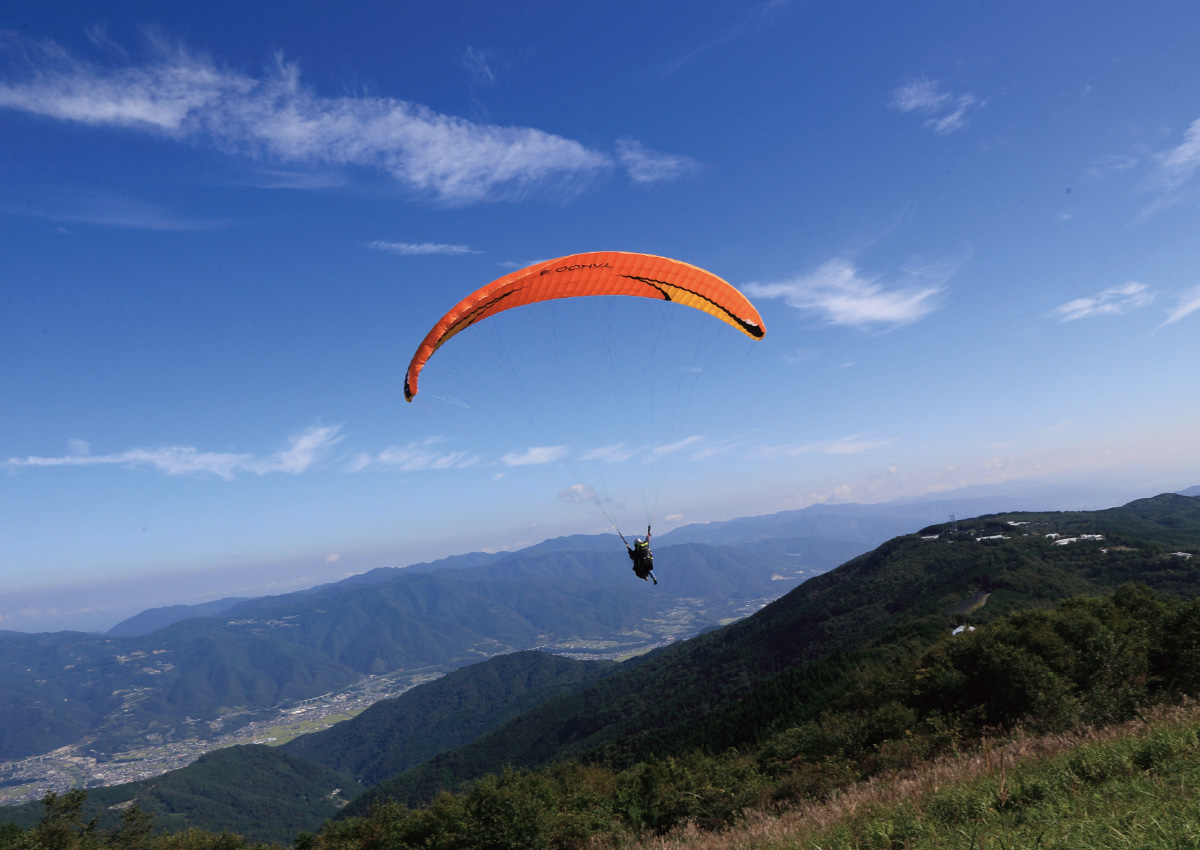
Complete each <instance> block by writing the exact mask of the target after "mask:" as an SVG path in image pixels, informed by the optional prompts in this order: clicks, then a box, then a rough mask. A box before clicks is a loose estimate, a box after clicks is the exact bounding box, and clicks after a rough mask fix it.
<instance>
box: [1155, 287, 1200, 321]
mask: <svg viewBox="0 0 1200 850" xmlns="http://www.w3.org/2000/svg"><path fill="white" fill-rule="evenodd" d="M1197 310H1200V286H1194V287H1192V288H1191V289H1189V290H1188V291H1187V292H1185V293H1183V294H1182V295H1181V296H1179V303H1178V304H1177V305H1176V306H1175V309H1174V310H1172V311H1171V312H1170V314H1169V315H1168V316H1167V318H1166V320H1165V321H1164V322H1163V323H1162V324H1161V325H1159V327H1160V328H1165V327H1166V326H1167V325H1173V324H1175V323H1176V322H1178V321H1180V320H1181V319H1185V318H1187V317H1188V316H1190V315H1191V314H1192V313H1195V312H1196V311H1197Z"/></svg>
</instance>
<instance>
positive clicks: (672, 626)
mask: <svg viewBox="0 0 1200 850" xmlns="http://www.w3.org/2000/svg"><path fill="white" fill-rule="evenodd" d="M779 583H780V584H781V585H782V586H783V587H785V588H786V587H791V586H793V585H792V582H790V581H789V582H787V583H786V584H784V583H783V582H779ZM770 601H771V598H769V597H768V598H762V599H751V600H743V601H741V603H740V604H738V605H736V606H733V607H732V608H726V607H725V606H721V613H722V614H723V615H724V616H722V617H721V618H720V619H721V621H722V623H728V622H734V621H736V620H738V619H740V618H742V617H744V616H747V615H749V614H752V613H754V612H755V611H757V610H759V609H760V608H762V607H763V606H765V605H766V604H767V603H769V602H770ZM712 607H713V603H712V600H709V599H705V598H701V597H691V598H686V597H685V598H681V599H679V600H677V601H676V604H674V605H672V606H671V607H669V608H667V609H666V610H664V611H662V612H661V613H660V614H659V615H658V616H655V617H649V618H647V619H646V620H645V621H644V623H642V624H641V625H640V626H639V627H638V628H633V629H623V630H621V631H618V632H615V633H613V634H608V635H603V634H602V635H593V636H580V637H570V638H563V639H560V640H555V641H550V642H547V643H543V644H539V645H536V646H533V647H530V648H532V649H540V650H542V651H544V652H550V653H553V654H556V655H563V656H567V657H570V658H575V659H579V660H592V661H603V660H613V661H621V660H625V659H627V658H631V657H633V656H636V655H639V654H641V653H644V652H648V651H650V650H652V649H655V648H658V647H662V646H667V645H669V644H671V643H673V642H674V641H676V640H681V639H684V638H687V637H691V636H692V635H694V634H696V633H697V632H698V631H699V630H701V629H702V628H704V627H706V626H708V625H710V624H711V620H710V619H709V615H710V608H712ZM231 625H236V626H251V625H259V626H262V625H272V624H271V623H256V622H254V621H246V620H242V621H236V622H234V623H231ZM489 649H490V650H491V651H490V652H489V651H487V650H489ZM474 651H475V652H476V653H477V655H478V658H479V659H480V660H483V659H484V658H487V657H490V656H492V655H494V654H496V648H495V647H492V646H484V645H481V646H478V647H475V648H474ZM501 651H504V649H503V648H501ZM135 654H136V655H137V656H138V657H131V656H124V657H122V658H121V659H119V660H122V661H124V662H126V663H128V662H129V661H141V654H140V653H135ZM445 672H446V668H445V667H441V666H431V667H427V668H421V669H417V670H401V671H394V672H390V673H384V674H376V675H366V676H363V677H361V678H360V679H358V680H357V681H355V682H353V683H351V684H350V685H347V686H345V687H342V688H339V689H336V690H333V691H330V692H328V693H325V694H321V695H319V696H314V697H308V698H306V699H299V700H292V701H287V702H284V703H281V704H279V705H275V706H270V707H265V708H258V709H249V708H245V707H239V708H234V709H231V710H229V711H225V712H223V713H220V714H218V715H217V716H216V717H214V718H212V719H209V720H205V721H199V720H195V719H193V718H190V717H187V718H185V719H184V721H183V722H182V723H180V724H178V725H176V726H170V727H167V726H164V725H163V724H154V726H153V727H152V728H148V729H142V728H140V727H139V728H137V729H131V732H133V733H134V734H135V735H136V737H137V738H138V739H139V744H138V745H136V746H131V747H127V748H123V749H114V750H111V751H105V750H97V749H96V747H95V746H94V745H95V743H96V739H95V737H94V736H90V737H86V738H84V739H83V740H82V741H81V742H79V743H77V744H72V745H67V746H63V747H59V748H57V749H54V750H51V751H49V752H46V753H42V754H39V755H35V756H29V757H26V758H23V759H16V760H12V761H8V762H6V763H3V764H0V805H18V804H21V803H27V802H31V801H36V800H40V799H42V797H44V796H45V795H46V794H47V793H49V792H55V793H63V792H65V791H67V790H68V789H70V788H96V787H106V786H110V785H119V784H122V783H125V782H135V781H137V780H140V779H149V778H152V777H155V776H159V775H161V774H163V773H166V772H168V771H171V770H177V769H179V768H183V767H187V766H188V765H190V764H192V763H193V762H195V761H196V760H197V759H198V758H200V757H201V756H202V755H204V754H205V753H208V752H212V751H213V750H218V749H222V748H224V747H232V746H237V745H240V744H266V745H269V746H279V745H282V744H285V743H287V742H288V741H290V740H292V739H294V738H296V737H299V736H300V735H305V734H308V733H310V732H316V731H319V730H322V729H328V728H330V727H331V726H333V725H334V724H336V723H338V722H341V721H343V720H347V719H349V718H351V717H355V716H357V715H359V714H361V713H362V712H363V711H364V710H365V709H367V708H368V707H370V706H371V705H374V704H375V703H377V702H379V701H380V700H385V699H392V698H394V697H397V696H399V695H401V694H403V693H405V692H406V691H408V690H410V689H412V688H414V687H416V686H418V685H421V684H424V683H426V682H430V681H432V680H434V679H436V678H438V677H440V676H442V675H443V674H444V673H445ZM144 696H145V695H144V694H141V693H139V691H138V690H137V689H133V690H131V691H129V692H128V693H127V694H125V697H124V700H123V703H122V709H121V711H120V712H118V716H119V715H120V714H121V713H123V712H124V709H125V708H127V707H128V706H130V705H132V704H136V702H138V701H139V700H140V699H141V698H143V697H144ZM110 719H116V718H110ZM128 737H129V736H118V739H127V738H128ZM141 742H144V743H141Z"/></svg>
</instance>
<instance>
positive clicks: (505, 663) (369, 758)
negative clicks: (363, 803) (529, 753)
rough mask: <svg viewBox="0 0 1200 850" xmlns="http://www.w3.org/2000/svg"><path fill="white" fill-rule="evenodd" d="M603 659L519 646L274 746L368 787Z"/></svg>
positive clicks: (590, 672)
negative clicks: (566, 656) (572, 655)
mask: <svg viewBox="0 0 1200 850" xmlns="http://www.w3.org/2000/svg"><path fill="white" fill-rule="evenodd" d="M616 667H617V665H616V664H615V663H614V662H610V661H576V660H574V659H571V658H565V657H563V656H558V655H550V654H548V653H545V652H538V651H533V650H527V651H524V652H514V653H512V654H510V655H500V656H497V657H495V658H492V659H489V660H487V661H482V662H480V663H479V664H472V665H471V666H469V667H463V668H461V669H459V670H456V671H454V672H453V673H448V674H447V675H445V676H443V677H442V678H440V679H437V680H436V681H433V682H430V683H428V684H426V685H422V686H420V687H417V688H414V689H412V690H411V691H408V692H407V693H405V694H403V695H401V696H399V697H396V698H395V699H388V700H381V701H380V702H377V703H375V704H374V705H373V706H371V707H370V708H368V709H367V710H366V711H364V712H363V713H362V714H360V715H358V716H357V717H354V718H352V719H350V720H346V721H343V722H342V723H338V724H336V725H335V726H333V727H331V728H329V729H326V730H323V731H321V732H313V733H312V734H309V735H302V736H300V737H298V738H294V739H293V740H291V741H289V742H288V743H286V744H284V745H283V746H282V747H280V748H279V749H281V750H283V751H285V752H287V753H289V754H291V755H294V756H299V757H301V758H305V759H308V760H310V761H314V762H317V763H318V764H322V765H324V766H326V767H328V768H330V769H332V770H336V771H338V772H340V773H344V774H346V775H347V776H351V777H353V778H354V779H355V780H357V781H358V782H360V783H362V784H363V785H364V786H370V785H374V784H376V783H378V782H381V781H382V780H384V779H387V778H388V777H391V776H395V775H396V774H397V773H401V772H403V771H405V770H408V769H409V768H411V767H413V766H415V765H417V764H419V763H421V762H423V761H426V760H428V759H430V758H432V757H433V756H435V755H437V754H438V753H440V752H442V751H444V750H449V749H454V748H456V747H460V746H462V745H463V744H466V743H468V742H469V741H472V740H474V739H475V738H478V737H479V736H480V735H482V734H484V733H486V732H489V731H491V730H492V729H494V728H495V727H497V726H499V725H501V724H502V723H504V722H506V721H507V720H510V719H512V718H513V717H516V716H517V715H519V714H522V713H524V712H525V711H528V710H529V709H531V708H533V707H535V706H537V705H540V704H541V703H543V702H545V701H546V700H547V699H550V698H552V697H554V696H557V695H559V694H564V693H573V692H576V691H580V690H583V689H584V688H586V687H588V686H589V685H591V684H592V683H593V682H595V681H596V680H597V679H599V678H601V677H602V676H605V675H607V674H608V673H611V672H613V671H614V670H615V669H616Z"/></svg>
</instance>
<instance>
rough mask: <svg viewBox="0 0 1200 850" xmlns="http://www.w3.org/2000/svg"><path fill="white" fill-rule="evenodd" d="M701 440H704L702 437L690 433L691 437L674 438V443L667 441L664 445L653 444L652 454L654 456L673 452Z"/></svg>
mask: <svg viewBox="0 0 1200 850" xmlns="http://www.w3.org/2000/svg"><path fill="white" fill-rule="evenodd" d="M703 440H704V438H703V437H700V436H697V435H692V436H691V437H684V438H683V439H682V440H676V441H675V442H674V443H667V444H666V445H662V446H655V447H654V454H655V455H656V456H662V455H669V454H674V453H675V452H677V451H679V450H680V449H686V448H688V447H689V446H695V445H697V444H698V443H701V442H703Z"/></svg>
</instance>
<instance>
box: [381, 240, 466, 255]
mask: <svg viewBox="0 0 1200 850" xmlns="http://www.w3.org/2000/svg"><path fill="white" fill-rule="evenodd" d="M367 247H368V248H374V249H375V250H376V251H386V252H387V253H389V254H399V255H400V256H402V257H413V256H427V255H430V254H442V255H445V256H448V257H455V256H460V255H462V254H479V253H481V252H480V251H476V250H475V249H474V248H472V247H471V246H469V245H443V244H438V243H435V242H383V241H380V240H376V241H374V242H368V243H367Z"/></svg>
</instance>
